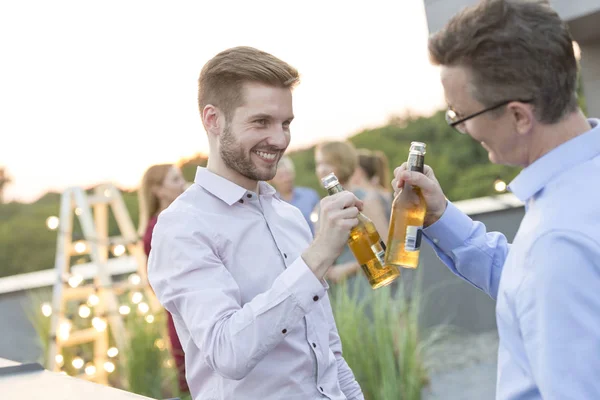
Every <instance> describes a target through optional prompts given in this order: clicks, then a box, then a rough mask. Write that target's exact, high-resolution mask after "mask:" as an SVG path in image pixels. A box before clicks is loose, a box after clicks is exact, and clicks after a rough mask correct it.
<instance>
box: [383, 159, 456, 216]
mask: <svg viewBox="0 0 600 400" xmlns="http://www.w3.org/2000/svg"><path fill="white" fill-rule="evenodd" d="M407 168H408V164H407V163H404V164H402V165H401V166H399V167H398V168H396V169H395V170H394V179H393V180H392V188H393V189H394V196H395V195H397V194H398V192H400V191H401V190H402V188H403V187H404V184H405V183H408V184H410V185H412V186H417V187H419V188H420V189H421V193H423V197H424V198H425V202H426V203H427V213H426V214H425V222H424V226H425V227H427V226H429V225H431V224H433V223H434V222H436V221H437V220H438V219H440V218H441V216H442V214H444V211H446V205H447V200H446V196H444V192H443V191H442V187H441V186H440V184H439V182H438V181H437V179H436V178H435V174H434V173H433V170H432V169H431V167H429V165H425V168H424V170H423V172H424V173H423V174H421V173H419V172H415V171H408V169H407Z"/></svg>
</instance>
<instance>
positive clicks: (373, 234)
mask: <svg viewBox="0 0 600 400" xmlns="http://www.w3.org/2000/svg"><path fill="white" fill-rule="evenodd" d="M321 182H322V184H323V186H324V187H325V189H327V192H328V193H329V194H330V195H332V194H335V193H338V192H341V191H343V190H344V188H343V187H342V185H341V184H340V182H339V181H338V179H337V177H336V176H335V175H334V174H333V173H331V174H329V175H327V176H326V177H324V178H323V179H321ZM348 247H350V250H351V251H352V254H354V257H355V258H356V260H357V261H358V263H359V264H360V266H361V268H362V270H363V272H364V273H365V275H366V277H367V279H368V280H369V284H370V285H371V287H372V288H373V289H377V288H380V287H383V286H386V285H389V284H390V283H392V282H393V281H394V280H395V279H396V278H398V276H400V271H399V270H398V268H397V267H396V266H393V265H390V266H384V265H383V261H384V255H385V243H383V240H381V237H380V236H379V233H378V232H377V229H376V228H375V224H373V221H371V220H370V219H369V218H368V217H367V216H366V215H364V214H363V213H359V214H358V225H356V226H355V227H354V228H352V230H351V231H350V236H349V237H348Z"/></svg>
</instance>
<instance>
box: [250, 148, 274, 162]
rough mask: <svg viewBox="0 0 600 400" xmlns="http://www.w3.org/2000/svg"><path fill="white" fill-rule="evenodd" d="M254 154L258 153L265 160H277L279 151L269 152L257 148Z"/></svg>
mask: <svg viewBox="0 0 600 400" xmlns="http://www.w3.org/2000/svg"><path fill="white" fill-rule="evenodd" d="M254 154H256V155H258V156H259V157H260V158H262V159H263V160H265V161H275V159H276V158H277V154H278V153H267V152H264V151H259V150H255V151H254Z"/></svg>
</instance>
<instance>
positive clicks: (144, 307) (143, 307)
mask: <svg viewBox="0 0 600 400" xmlns="http://www.w3.org/2000/svg"><path fill="white" fill-rule="evenodd" d="M138 310H139V312H141V313H142V314H146V313H147V312H148V311H149V310H150V306H148V304H146V303H140V304H138Z"/></svg>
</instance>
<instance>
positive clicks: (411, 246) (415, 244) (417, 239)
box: [404, 225, 423, 251]
mask: <svg viewBox="0 0 600 400" xmlns="http://www.w3.org/2000/svg"><path fill="white" fill-rule="evenodd" d="M422 228H423V227H422V226H414V225H409V226H407V227H406V239H405V241H404V250H406V251H417V250H419V248H421V236H422V231H421V229H422Z"/></svg>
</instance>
